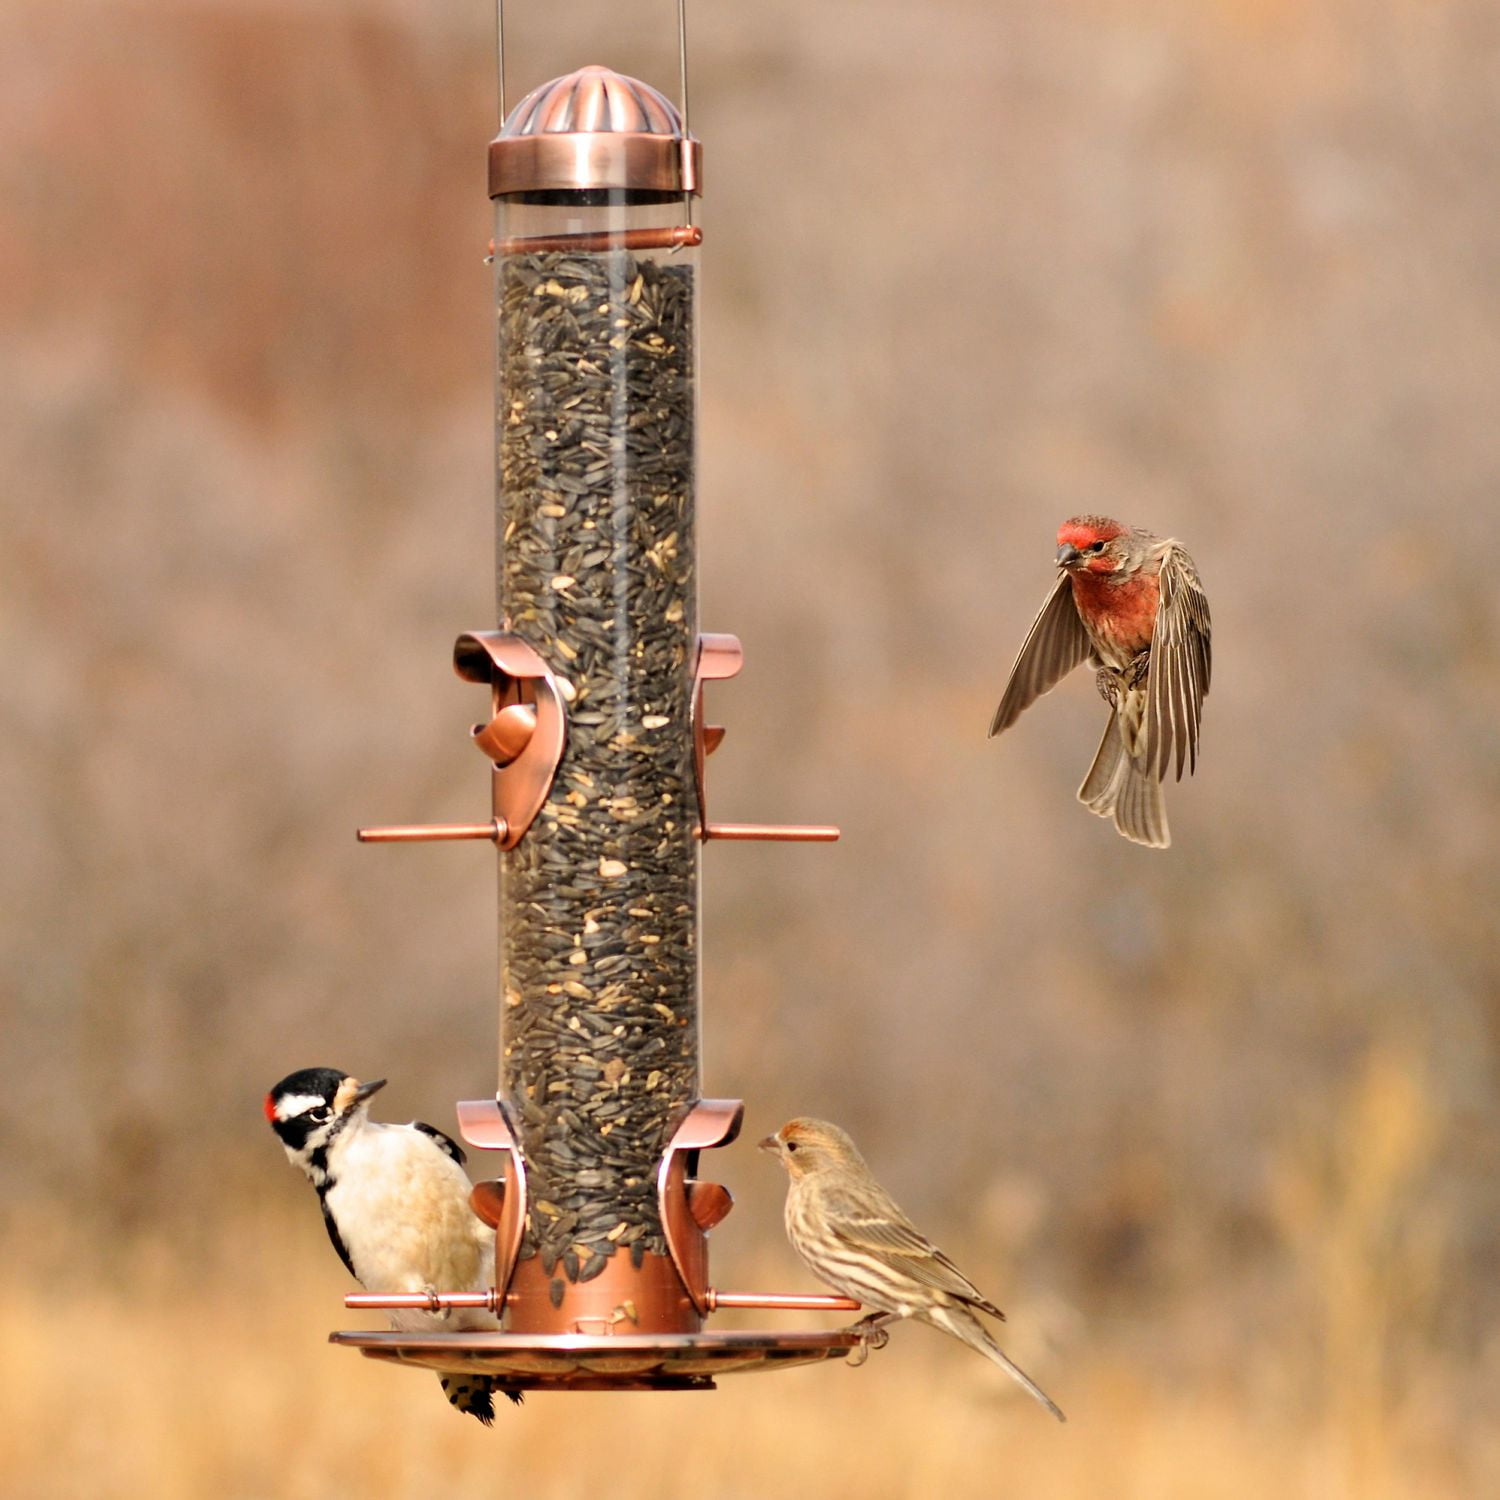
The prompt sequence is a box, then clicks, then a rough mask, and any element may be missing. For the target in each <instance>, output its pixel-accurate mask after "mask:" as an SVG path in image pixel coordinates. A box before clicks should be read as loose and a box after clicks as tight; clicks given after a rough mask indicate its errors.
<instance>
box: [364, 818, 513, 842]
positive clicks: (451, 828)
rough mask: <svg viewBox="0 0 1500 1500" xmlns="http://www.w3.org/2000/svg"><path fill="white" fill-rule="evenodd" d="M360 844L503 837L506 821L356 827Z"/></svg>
mask: <svg viewBox="0 0 1500 1500" xmlns="http://www.w3.org/2000/svg"><path fill="white" fill-rule="evenodd" d="M354 836H355V838H357V839H358V840H359V841H360V843H362V844H418V843H425V842H426V841H428V840H441V839H493V840H497V841H498V840H500V839H502V838H504V837H505V822H504V820H503V819H501V818H492V819H491V820H490V821H489V822H488V823H402V824H398V825H397V826H396V827H394V828H358V829H356V830H355V833H354Z"/></svg>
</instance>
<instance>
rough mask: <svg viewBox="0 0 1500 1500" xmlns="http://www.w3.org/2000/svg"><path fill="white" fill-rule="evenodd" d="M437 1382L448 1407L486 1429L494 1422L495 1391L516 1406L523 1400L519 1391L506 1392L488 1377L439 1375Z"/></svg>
mask: <svg viewBox="0 0 1500 1500" xmlns="http://www.w3.org/2000/svg"><path fill="white" fill-rule="evenodd" d="M438 1380H439V1382H440V1383H441V1384H442V1387H443V1394H444V1395H445V1396H446V1397H447V1398H448V1401H449V1404H450V1405H452V1406H453V1407H454V1408H455V1409H456V1410H458V1411H461V1412H463V1413H464V1415H465V1416H470V1417H474V1418H475V1419H477V1420H478V1421H480V1422H483V1423H484V1425H485V1426H486V1427H488V1426H489V1425H490V1423H491V1422H493V1421H494V1420H495V1401H494V1393H495V1392H496V1391H500V1392H501V1393H502V1394H504V1395H506V1396H509V1397H510V1399H511V1400H512V1401H514V1402H515V1403H516V1405H517V1406H519V1405H520V1404H521V1401H522V1399H523V1398H522V1396H521V1393H520V1391H508V1390H506V1389H505V1387H504V1386H500V1385H496V1384H495V1382H494V1381H493V1380H492V1379H491V1378H490V1377H489V1376H488V1375H439V1376H438Z"/></svg>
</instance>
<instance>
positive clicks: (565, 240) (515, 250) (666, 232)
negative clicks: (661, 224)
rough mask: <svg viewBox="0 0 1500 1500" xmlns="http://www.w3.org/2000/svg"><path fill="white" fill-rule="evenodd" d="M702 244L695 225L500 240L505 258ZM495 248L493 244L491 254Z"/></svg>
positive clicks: (658, 248)
mask: <svg viewBox="0 0 1500 1500" xmlns="http://www.w3.org/2000/svg"><path fill="white" fill-rule="evenodd" d="M702 243H703V231H702V230H701V229H700V228H699V227H698V226H697V225H696V224H679V225H677V227H676V228H674V229H619V230H615V229H600V230H597V231H593V232H591V233H588V234H527V235H522V236H520V237H519V238H517V239H509V240H501V242H500V245H499V251H500V253H501V254H502V255H526V254H529V253H530V252H532V251H535V250H581V251H589V252H592V251H599V250H686V249H689V248H690V247H691V246H694V245H701V244H702ZM495 250H496V246H495V244H494V243H493V241H492V242H491V244H490V254H491V255H494V253H495Z"/></svg>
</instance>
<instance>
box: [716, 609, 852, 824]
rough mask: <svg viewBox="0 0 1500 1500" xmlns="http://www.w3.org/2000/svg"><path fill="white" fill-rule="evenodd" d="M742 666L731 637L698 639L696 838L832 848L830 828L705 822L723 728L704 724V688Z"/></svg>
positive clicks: (739, 648)
mask: <svg viewBox="0 0 1500 1500" xmlns="http://www.w3.org/2000/svg"><path fill="white" fill-rule="evenodd" d="M744 665H745V651H744V647H742V646H741V645H740V642H739V638H738V637H737V636H732V635H707V634H705V635H700V636H699V637H698V664H697V666H696V668H695V669H694V672H693V708H692V735H693V772H694V786H695V789H696V791H697V794H698V837H699V838H700V839H704V840H708V839H738V840H743V841H754V842H764V843H771V842H784V843H793V844H831V843H833V842H835V841H836V840H837V839H838V837H839V830H838V829H837V828H834V827H833V826H832V825H830V824H811V825H807V824H797V823H710V822H709V820H708V778H707V772H706V763H707V760H708V757H709V756H710V755H712V754H713V753H714V751H715V750H717V749H718V748H719V746H720V745H722V744H723V743H724V733H725V731H724V727H723V725H721V724H706V723H704V721H703V685H704V684H705V683H708V682H723V681H725V680H726V679H727V678H730V677H737V676H738V675H739V672H740V669H741V668H742V667H743V666H744Z"/></svg>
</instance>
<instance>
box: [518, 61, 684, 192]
mask: <svg viewBox="0 0 1500 1500" xmlns="http://www.w3.org/2000/svg"><path fill="white" fill-rule="evenodd" d="M702 172H703V167H702V148H701V147H700V146H699V144H698V142H697V141H695V140H693V138H692V137H691V136H689V135H688V134H687V131H686V128H685V127H684V125H683V123H682V117H681V116H680V115H679V114H678V113H677V109H676V107H675V106H674V105H673V104H672V102H671V100H669V99H668V98H667V97H666V96H665V95H663V94H660V93H658V92H657V91H656V90H655V89H653V88H651V87H650V86H649V85H647V84H644V83H641V82H640V81H639V80H638V79H635V78H627V77H625V75H624V74H623V73H616V72H614V71H613V70H611V69H609V68H602V67H599V66H598V65H597V64H591V65H590V66H588V67H586V68H579V69H578V71H577V72H575V73H568V74H565V75H564V76H563V77H561V78H554V79H553V80H552V81H551V82H550V83H544V84H543V85H542V86H541V87H540V88H536V89H533V90H532V91H531V92H530V93H529V94H527V96H526V97H525V98H524V99H523V100H521V102H520V103H519V104H518V105H516V107H515V108H514V109H513V110H512V111H511V112H510V114H509V115H508V116H507V117H506V120H505V124H504V125H502V126H501V128H500V134H499V135H497V136H496V137H495V139H494V140H493V141H491V142H490V161H489V179H490V181H489V188H490V197H491V198H500V197H504V196H505V195H507V194H509V193H533V192H592V191H596V190H599V189H610V188H613V189H618V190H621V191H634V192H645V193H650V194H660V195H663V196H670V197H676V196H678V195H682V194H693V193H699V192H701V191H702Z"/></svg>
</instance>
